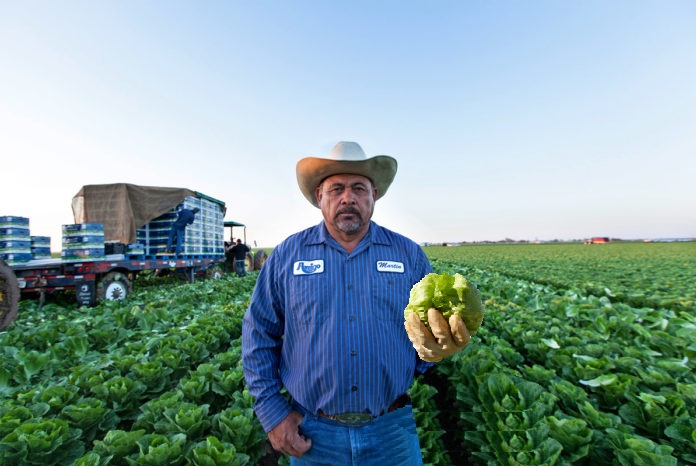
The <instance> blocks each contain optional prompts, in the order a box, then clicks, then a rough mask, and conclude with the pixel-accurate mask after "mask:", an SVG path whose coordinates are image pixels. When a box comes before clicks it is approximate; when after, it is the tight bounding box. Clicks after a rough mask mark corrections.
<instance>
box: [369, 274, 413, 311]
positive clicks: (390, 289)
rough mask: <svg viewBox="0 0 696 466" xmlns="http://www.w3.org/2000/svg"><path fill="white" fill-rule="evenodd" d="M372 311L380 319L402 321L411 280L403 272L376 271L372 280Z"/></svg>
mask: <svg viewBox="0 0 696 466" xmlns="http://www.w3.org/2000/svg"><path fill="white" fill-rule="evenodd" d="M372 286H373V289H372V293H371V295H372V304H373V306H374V312H375V313H376V314H377V315H379V316H380V318H382V319H386V320H390V321H398V322H403V321H404V309H405V308H406V305H407V304H408V298H409V295H410V293H411V282H410V280H409V277H408V275H406V274H405V273H378V274H377V277H376V279H375V280H374V281H373V282H372Z"/></svg>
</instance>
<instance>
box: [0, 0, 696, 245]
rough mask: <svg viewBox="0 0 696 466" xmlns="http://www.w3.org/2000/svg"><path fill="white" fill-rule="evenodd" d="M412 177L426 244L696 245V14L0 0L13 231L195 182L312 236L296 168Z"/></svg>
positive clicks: (643, 6) (4, 186)
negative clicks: (94, 190)
mask: <svg viewBox="0 0 696 466" xmlns="http://www.w3.org/2000/svg"><path fill="white" fill-rule="evenodd" d="M340 140H349V141H357V142H358V143H360V144H361V145H362V147H363V149H364V150H365V151H366V152H367V153H368V155H377V154H389V155H392V156H393V157H395V158H396V159H397V160H398V161H399V172H398V173H397V176H396V179H395V181H394V184H393V185H392V187H391V189H390V191H389V193H388V194H387V195H386V196H385V197H384V198H383V199H381V200H380V201H378V202H377V207H376V212H375V216H374V220H375V221H377V222H378V223H380V224H381V225H383V226H386V227H388V228H391V229H394V230H396V231H399V232H401V233H404V234H406V235H407V236H409V237H411V238H412V239H414V240H415V241H418V242H442V241H446V242H455V241H481V240H494V241H495V240H500V239H504V238H512V239H516V240H521V239H527V240H535V239H538V240H551V239H580V238H586V237H589V236H596V235H598V236H612V237H620V238H627V239H631V238H661V237H685V236H689V237H692V236H696V214H695V211H696V158H695V155H696V2H693V1H669V0H666V1H583V2H576V1H573V2H571V1H531V2H522V1H459V0H457V1H434V2H426V1H403V0H401V1H381V2H373V1H351V2H332V1H288V2H286V1H201V2H192V1H167V2H165V1H148V2H142V1H132V0H125V1H99V2H94V1H66V2H57V1H31V2H23V1H3V0H0V157H1V158H2V163H1V165H0V173H1V175H0V215H18V216H24V217H29V218H30V222H31V224H30V226H31V234H32V235H50V236H52V247H53V249H54V250H55V249H59V248H60V227H61V225H62V224H69V223H73V217H72V210H71V200H72V197H73V196H74V195H75V194H76V193H77V192H78V191H79V189H80V188H81V187H82V186H83V185H86V184H99V183H116V182H127V183H134V184H141V185H148V186H171V187H186V188H190V189H193V190H196V191H200V192H203V193H205V194H207V195H209V196H212V197H215V198H217V199H221V200H223V201H225V202H226V203H227V217H226V219H227V220H236V221H239V222H243V223H245V224H247V226H248V227H247V237H248V240H249V242H250V243H252V244H253V242H256V244H257V245H258V246H273V245H275V244H277V243H278V242H280V241H281V240H282V239H283V238H285V237H286V236H287V235H289V234H291V233H294V232H295V231H298V230H300V229H303V228H305V227H308V226H310V225H314V224H316V223H318V222H319V221H320V220H321V216H320V212H319V210H317V209H316V208H314V207H312V206H311V205H310V204H309V203H308V202H307V201H306V200H305V199H304V197H303V196H302V195H301V193H300V191H299V189H298V187H297V183H296V180H295V164H296V162H297V161H298V160H299V159H300V158H301V157H304V156H321V155H324V154H326V153H328V152H329V150H330V149H331V147H332V146H333V145H334V144H335V143H336V142H337V141H340Z"/></svg>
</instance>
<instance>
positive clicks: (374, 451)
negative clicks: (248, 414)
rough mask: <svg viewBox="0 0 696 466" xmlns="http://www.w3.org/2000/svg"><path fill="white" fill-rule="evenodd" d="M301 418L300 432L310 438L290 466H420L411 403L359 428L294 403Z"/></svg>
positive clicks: (292, 459) (420, 457)
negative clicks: (316, 413)
mask: <svg viewBox="0 0 696 466" xmlns="http://www.w3.org/2000/svg"><path fill="white" fill-rule="evenodd" d="M294 408H295V409H297V410H298V411H299V412H300V413H302V414H303V415H304V419H303V420H302V423H301V424H300V433H301V434H302V435H304V436H305V437H307V438H309V439H311V440H312V448H310V449H309V451H308V452H307V453H305V454H304V455H302V457H301V458H294V457H290V466H305V465H307V466H310V465H311V466H319V465H324V466H422V465H423V456H422V454H421V450H420V444H419V443H418V434H417V432H416V420H415V419H414V417H413V409H412V408H411V405H407V406H405V407H403V408H399V409H397V410H395V411H392V412H391V413H387V414H384V415H382V416H378V417H376V418H374V419H373V420H372V422H370V423H369V424H366V425H364V426H361V427H346V426H343V425H340V424H339V423H337V422H336V421H332V420H330V419H326V418H323V417H320V416H316V415H313V414H310V413H308V412H307V411H306V410H305V409H304V408H302V407H301V406H295V407H294Z"/></svg>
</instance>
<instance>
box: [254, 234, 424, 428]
mask: <svg viewBox="0 0 696 466" xmlns="http://www.w3.org/2000/svg"><path fill="white" fill-rule="evenodd" d="M430 272H432V267H431V266H430V263H429V262H428V259H427V257H426V256H425V253H424V252H423V250H422V249H421V248H420V247H419V246H418V245H417V244H416V243H414V242H413V241H411V240H410V239H408V238H406V237H404V236H402V235H399V234H397V233H394V232H392V231H390V230H388V229H386V228H382V227H380V226H378V225H377V224H376V223H374V222H371V223H370V229H369V231H368V233H367V234H366V235H365V237H364V238H363V239H362V240H361V241H360V243H359V244H358V245H357V247H356V248H355V249H354V250H353V252H352V253H350V254H348V253H347V252H346V251H345V249H343V248H342V247H341V246H340V245H339V244H338V242H336V240H334V239H333V238H332V237H331V236H330V235H329V233H328V231H327V230H326V227H325V226H324V223H323V222H322V223H320V224H319V225H317V226H314V227H311V228H308V229H307V230H304V231H302V232H299V233H296V234H294V235H292V236H290V237H289V238H288V239H286V240H285V241H283V242H282V243H281V244H280V245H278V246H277V247H276V248H274V250H273V252H272V253H271V254H270V256H269V257H268V260H267V261H266V263H265V264H264V266H263V268H262V269H261V272H260V273H259V276H258V279H257V282H256V287H255V288H254V293H253V295H252V299H251V303H250V304H249V308H248V309H247V312H246V314H245V316H244V321H243V327H242V358H243V364H244V375H245V379H246V384H247V389H248V390H249V393H250V394H251V395H252V396H254V397H255V399H256V401H255V406H254V408H255V411H256V415H257V417H258V418H259V420H260V421H261V425H262V426H263V427H264V429H265V430H266V431H269V430H271V429H272V428H273V427H275V426H276V425H277V424H278V423H279V422H280V421H282V420H283V419H284V418H285V417H286V416H287V415H288V414H289V413H290V410H291V408H290V405H289V404H288V402H287V400H286V398H284V397H283V395H282V394H281V389H282V388H283V387H285V388H286V389H287V392H288V393H289V394H290V396H291V397H292V398H293V399H294V400H295V401H297V402H298V403H299V404H301V405H302V406H304V407H305V408H306V409H307V410H309V411H310V412H312V413H317V412H318V411H319V410H321V411H322V412H324V413H326V414H342V413H347V412H370V413H372V414H379V413H381V412H383V411H385V410H386V409H387V408H388V407H389V405H390V404H391V403H392V402H393V401H394V400H395V399H396V398H397V397H398V396H399V395H401V394H403V393H405V392H406V391H407V390H408V388H409V387H410V386H411V384H412V383H413V378H414V374H415V372H416V371H418V372H425V370H426V369H427V368H428V367H430V366H431V365H432V364H431V363H427V362H425V361H422V360H421V359H419V358H418V356H417V354H416V351H415V350H414V349H413V345H412V344H411V342H410V341H409V339H408V336H407V335H406V330H405V328H404V308H405V307H406V305H407V304H408V299H409V293H410V290H411V287H412V286H413V285H414V284H415V283H416V282H418V281H419V280H420V279H421V278H423V276H425V275H426V274H428V273H430Z"/></svg>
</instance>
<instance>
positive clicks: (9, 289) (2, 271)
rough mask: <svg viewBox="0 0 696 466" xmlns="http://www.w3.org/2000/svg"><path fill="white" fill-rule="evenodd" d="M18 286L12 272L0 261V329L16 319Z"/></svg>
mask: <svg viewBox="0 0 696 466" xmlns="http://www.w3.org/2000/svg"><path fill="white" fill-rule="evenodd" d="M18 303H19V285H18V284H17V277H16V276H15V273H14V271H13V270H12V269H11V268H10V266H9V265H7V264H6V263H5V261H4V260H2V259H0V328H3V327H7V326H8V325H10V324H11V323H12V322H14V321H15V319H16V318H17V306H18Z"/></svg>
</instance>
